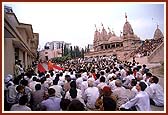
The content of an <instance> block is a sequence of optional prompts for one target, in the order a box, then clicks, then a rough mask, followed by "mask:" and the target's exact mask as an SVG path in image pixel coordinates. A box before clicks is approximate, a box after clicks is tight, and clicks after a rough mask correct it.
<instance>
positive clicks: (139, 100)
mask: <svg viewBox="0 0 168 115" xmlns="http://www.w3.org/2000/svg"><path fill="white" fill-rule="evenodd" d="M146 87H147V85H146V84H145V83H144V82H139V83H137V85H136V89H137V90H138V93H137V95H136V96H135V97H134V98H132V99H131V100H129V101H128V102H126V103H125V104H122V105H121V106H120V110H121V109H123V108H124V109H126V110H132V108H134V109H135V110H137V111H151V108H150V100H149V95H148V94H147V93H146V92H145V91H144V90H145V89H146Z"/></svg>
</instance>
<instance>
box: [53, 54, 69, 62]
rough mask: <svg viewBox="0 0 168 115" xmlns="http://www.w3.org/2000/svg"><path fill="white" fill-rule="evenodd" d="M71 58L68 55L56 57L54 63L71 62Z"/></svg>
mask: <svg viewBox="0 0 168 115" xmlns="http://www.w3.org/2000/svg"><path fill="white" fill-rule="evenodd" d="M70 59H71V57H70V55H67V56H63V57H55V58H52V59H51V60H52V62H65V61H67V60H70Z"/></svg>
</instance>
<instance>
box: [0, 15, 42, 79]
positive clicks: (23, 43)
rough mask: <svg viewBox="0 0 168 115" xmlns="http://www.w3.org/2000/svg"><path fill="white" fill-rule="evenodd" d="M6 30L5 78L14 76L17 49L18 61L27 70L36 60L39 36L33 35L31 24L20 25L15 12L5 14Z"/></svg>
mask: <svg viewBox="0 0 168 115" xmlns="http://www.w3.org/2000/svg"><path fill="white" fill-rule="evenodd" d="M4 30H5V31H4V38H3V39H4V76H6V75H7V74H11V75H14V65H15V60H16V59H15V49H16V48H17V49H18V54H19V55H18V58H17V59H20V60H21V61H22V62H21V63H22V65H23V67H25V69H27V67H28V66H30V65H31V64H32V61H34V60H35V59H36V51H37V47H38V43H39V34H38V33H33V29H32V26H31V25H30V24H24V23H20V22H19V21H18V20H17V17H16V16H15V14H14V13H13V12H4ZM34 34H35V37H34V36H33V35H34ZM28 38H29V39H28ZM30 42H31V43H32V44H33V46H31V44H30ZM34 44H35V45H34Z"/></svg>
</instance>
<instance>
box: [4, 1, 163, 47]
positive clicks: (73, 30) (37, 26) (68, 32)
mask: <svg viewBox="0 0 168 115" xmlns="http://www.w3.org/2000/svg"><path fill="white" fill-rule="evenodd" d="M3 5H7V6H11V7H12V9H13V12H14V13H15V15H16V17H17V18H18V21H19V22H20V23H27V24H32V28H33V32H34V33H39V47H40V48H43V47H44V45H45V43H46V42H52V41H65V42H67V43H71V45H73V46H74V45H78V46H79V47H83V48H84V47H85V46H87V44H93V39H94V32H95V24H96V27H97V28H98V29H100V30H101V29H102V26H101V23H102V24H103V26H104V28H105V29H106V31H107V32H108V27H109V28H110V29H111V30H113V31H114V32H115V34H116V35H117V36H120V31H123V26H124V23H125V21H126V19H125V13H126V14H127V20H128V22H129V23H130V24H131V26H132V28H133V31H134V33H135V34H136V35H137V36H138V37H140V39H141V40H145V39H147V38H150V39H151V38H153V35H154V31H155V30H156V27H157V24H158V25H159V28H160V29H161V31H162V32H163V34H164V31H165V30H164V29H165V27H164V25H165V17H164V15H165V14H166V13H165V12H164V11H165V10H164V7H165V5H164V4H163V2H162V3H137V2H135V3H128V2H127V3H122V2H121V3H115V2H101V3H99V2H93V3H91V2H89V3H81V2H78V3H74V2H73V3H72V2H68V3H63V2H62V3H61V2H59V3H58V2H45V3H43V2H32V3H31V2H30V3H26V2H4V3H3Z"/></svg>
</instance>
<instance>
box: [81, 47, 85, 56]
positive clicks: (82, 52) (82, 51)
mask: <svg viewBox="0 0 168 115" xmlns="http://www.w3.org/2000/svg"><path fill="white" fill-rule="evenodd" d="M84 53H85V51H84V49H83V48H82V50H81V58H84Z"/></svg>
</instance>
